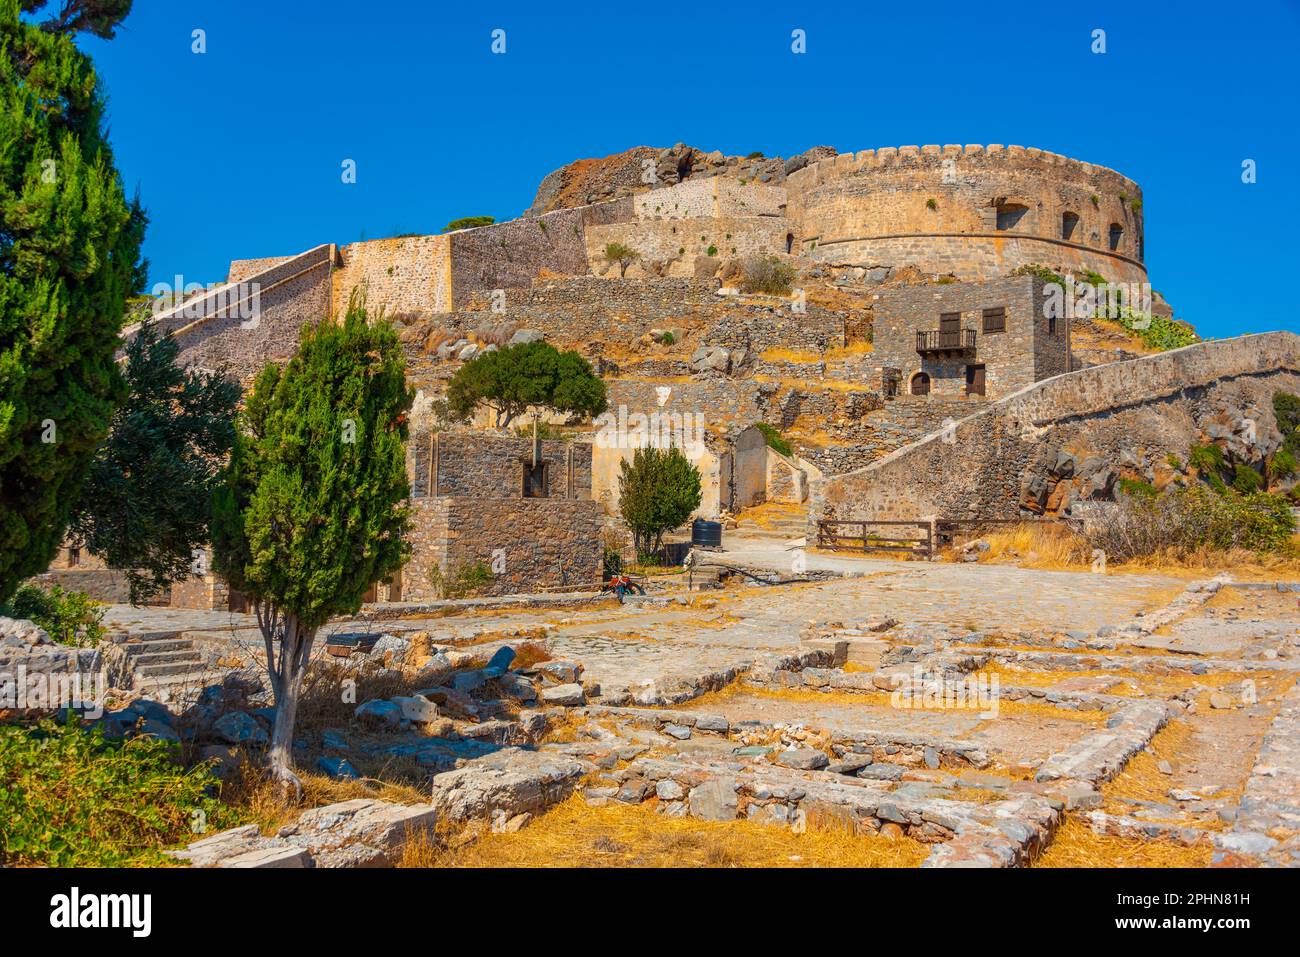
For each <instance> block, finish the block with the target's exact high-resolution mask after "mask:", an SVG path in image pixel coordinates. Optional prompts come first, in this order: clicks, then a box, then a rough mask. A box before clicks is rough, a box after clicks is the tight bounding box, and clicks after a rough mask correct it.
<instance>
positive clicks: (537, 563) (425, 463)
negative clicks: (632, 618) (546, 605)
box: [388, 433, 603, 601]
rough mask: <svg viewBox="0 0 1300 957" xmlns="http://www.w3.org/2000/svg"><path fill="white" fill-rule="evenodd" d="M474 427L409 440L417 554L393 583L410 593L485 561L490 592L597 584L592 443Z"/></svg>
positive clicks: (434, 589)
mask: <svg viewBox="0 0 1300 957" xmlns="http://www.w3.org/2000/svg"><path fill="white" fill-rule="evenodd" d="M536 452H537V454H536V458H535V459H534V454H533V453H534V449H533V443H532V442H531V441H529V440H526V439H511V438H503V437H496V436H486V435H478V434H469V433H449V434H429V433H423V434H417V435H413V436H412V437H411V441H410V443H409V444H408V446H407V469H408V474H409V475H410V478H411V505H412V511H413V514H412V526H413V527H412V531H411V533H410V536H409V540H410V542H411V547H412V555H411V560H410V561H409V562H408V563H407V564H406V566H405V567H404V568H403V569H402V572H401V575H400V579H399V580H397V581H394V582H391V583H389V596H388V597H389V598H390V600H391V599H395V598H396V597H397V595H396V594H394V589H397V590H399V591H400V596H401V598H402V599H404V600H407V601H428V600H432V599H436V598H439V597H442V595H441V594H440V593H439V591H440V589H439V585H440V583H446V582H448V581H452V580H454V579H455V577H456V576H457V575H458V574H460V573H461V572H462V570H463V569H465V568H466V567H470V566H475V565H480V564H482V565H486V566H487V567H488V568H489V569H490V570H491V571H492V580H491V584H490V585H489V586H487V587H486V588H485V589H484V591H485V592H486V593H489V594H510V593H516V592H524V591H531V590H534V589H536V588H545V587H552V586H563V585H575V584H588V585H589V584H591V583H593V582H595V581H596V580H597V579H598V578H599V577H600V572H601V560H602V555H603V553H602V550H601V543H600V528H601V524H602V515H601V509H600V505H599V504H598V503H597V502H595V501H593V500H592V497H591V492H592V455H591V446H590V445H589V444H586V443H580V442H554V441H543V442H539V443H538V448H537V450H536Z"/></svg>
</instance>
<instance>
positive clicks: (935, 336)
mask: <svg viewBox="0 0 1300 957" xmlns="http://www.w3.org/2000/svg"><path fill="white" fill-rule="evenodd" d="M916 351H917V352H919V353H921V354H922V355H925V354H927V353H934V352H971V353H973V352H974V351H975V330H974V329H951V330H949V329H930V330H928V331H926V332H918V333H917V334H916Z"/></svg>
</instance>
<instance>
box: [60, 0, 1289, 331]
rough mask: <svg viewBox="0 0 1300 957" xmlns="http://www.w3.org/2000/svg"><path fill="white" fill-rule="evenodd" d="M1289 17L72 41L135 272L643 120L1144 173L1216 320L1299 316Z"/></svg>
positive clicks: (585, 152) (349, 28) (437, 192)
mask: <svg viewBox="0 0 1300 957" xmlns="http://www.w3.org/2000/svg"><path fill="white" fill-rule="evenodd" d="M498 27H499V28H502V29H504V30H506V31H507V33H506V37H507V53H506V54H505V55H504V56H501V55H493V54H492V53H491V51H490V42H491V37H490V34H491V31H492V30H493V29H494V28H498ZM197 28H201V29H203V30H205V31H206V33H207V53H206V54H203V55H196V54H194V53H192V52H191V49H190V47H191V42H192V41H191V32H192V31H193V30H195V29H197ZM795 28H800V29H803V30H805V31H806V32H807V38H808V50H807V53H806V54H804V55H794V54H792V53H791V52H790V33H791V30H793V29H795ZM1098 28H1100V29H1104V30H1105V31H1106V39H1107V52H1106V53H1105V54H1104V55H1097V54H1094V53H1092V52H1091V51H1090V45H1091V42H1092V41H1091V33H1092V31H1093V30H1094V29H1098ZM1298 42H1300V4H1298V3H1297V2H1296V0H1290V2H1280V0H1258V2H1253V3H1250V4H1244V5H1239V4H1238V5H1234V4H1213V5H1211V4H1208V3H1178V4H1172V3H1159V4H1156V3H1150V4H1148V3H1140V2H1129V3H1111V2H1101V3H1098V2H1089V3H1087V4H1064V3H1056V2H1050V0H1048V2H1044V0H1039V2H1034V3H993V2H990V3H978V2H969V0H967V2H964V3H956V2H953V3H949V2H940V0H925V2H916V3H903V4H874V3H864V2H855V0H845V2H833V3H819V4H791V3H764V2H754V3H743V4H739V5H736V4H703V3H688V4H681V5H678V6H676V7H674V6H673V5H672V4H668V5H664V4H644V3H638V2H626V3H625V2H611V0H605V2H601V3H594V4H589V5H588V4H576V3H570V4H565V3H451V4H449V3H444V2H442V0H370V2H366V3H361V2H357V0H312V2H306V3H304V2H297V0H294V2H288V0H260V2H252V0H136V3H135V10H134V11H133V13H132V14H131V16H130V18H129V19H128V20H127V21H126V23H125V26H124V28H123V30H122V31H121V32H120V33H119V35H118V37H117V38H116V39H115V40H112V41H109V42H101V41H98V40H94V39H93V38H92V39H84V40H83V41H82V46H83V48H84V49H86V50H87V51H88V52H90V53H91V54H92V55H93V56H94V58H95V60H96V62H97V64H98V66H99V70H100V74H101V76H102V78H103V81H104V83H105V85H106V88H107V92H108V96H109V121H110V126H111V136H112V141H113V144H114V148H115V150H116V151H117V156H118V161H119V166H120V167H121V169H122V171H123V174H124V176H125V177H126V181H127V186H128V188H133V187H135V186H136V185H137V184H138V185H139V187H140V190H141V194H142V196H143V199H144V202H145V205H146V206H147V207H148V210H149V214H150V216H151V220H152V222H151V224H150V227H149V233H148V239H147V242H146V246H145V251H146V254H147V255H148V257H149V259H150V260H151V264H152V279H153V281H168V280H170V279H171V277H172V276H173V275H174V274H176V273H181V274H183V275H184V276H185V279H186V281H196V282H209V281H214V280H219V279H222V278H224V276H225V272H226V267H227V264H228V262H229V260H231V259H233V258H249V257H258V256H273V255H287V254H290V253H294V252H298V251H301V250H304V249H307V248H309V247H311V246H313V245H316V244H319V243H322V242H338V243H346V242H352V241H354V240H356V239H358V238H360V237H361V236H362V235H363V234H364V235H365V236H366V237H367V238H372V239H373V238H378V237H381V236H388V235H393V234H395V233H400V232H437V231H438V230H439V229H440V228H441V227H442V226H443V225H444V224H445V223H446V222H447V221H448V220H450V219H453V218H455V217H457V216H465V215H476V214H483V213H486V214H491V215H494V216H496V217H497V218H498V219H502V218H509V217H513V216H516V215H518V214H519V213H520V212H522V211H523V210H524V209H525V208H526V207H527V206H528V205H529V204H530V202H531V201H532V197H533V193H534V191H535V190H536V187H537V184H538V182H539V181H540V179H541V178H542V176H543V175H545V174H546V173H547V172H549V171H550V170H552V169H554V168H556V167H557V166H560V165H562V164H564V163H566V162H568V161H570V160H572V159H576V158H579V157H589V156H603V155H606V154H609V153H614V152H619V151H621V150H624V149H628V148H629V147H632V146H636V145H640V144H649V145H655V146H666V145H671V144H673V143H675V142H678V141H682V142H686V143H689V144H692V145H694V146H698V147H701V148H703V149H720V150H722V151H723V152H725V153H740V154H744V153H748V152H750V151H752V150H762V151H763V152H765V153H767V154H768V155H782V156H790V155H793V154H795V153H798V152H801V151H802V150H804V149H806V148H808V147H811V146H815V145H819V144H826V145H830V146H834V147H837V148H838V149H840V150H841V151H852V150H859V149H867V148H874V147H880V146H900V145H905V144H916V145H923V144H926V143H939V144H943V143H1017V144H1020V145H1024V146H1037V147H1041V148H1043V149H1046V150H1051V151H1053V152H1057V153H1064V154H1065V155H1067V156H1073V157H1076V158H1079V159H1084V160H1088V161H1091V162H1095V163H1100V164H1102V165H1105V166H1110V167H1113V168H1115V169H1117V170H1119V171H1120V172H1122V173H1124V174H1125V175H1127V176H1130V177H1132V178H1133V179H1135V180H1137V182H1138V183H1139V184H1141V186H1142V188H1143V190H1144V193H1145V201H1144V210H1145V213H1146V219H1147V233H1146V249H1147V266H1148V269H1149V272H1150V276H1151V280H1152V284H1153V285H1154V286H1155V288H1156V289H1158V290H1160V291H1161V292H1162V293H1164V294H1165V296H1166V297H1168V299H1169V300H1170V301H1171V302H1172V303H1173V305H1174V307H1175V309H1176V310H1177V313H1178V315H1179V316H1180V317H1182V318H1186V319H1188V320H1190V321H1192V322H1193V323H1195V324H1196V326H1197V328H1198V329H1199V330H1200V331H1201V332H1202V334H1204V335H1212V336H1225V335H1233V334H1236V333H1240V332H1247V331H1260V330H1264V329H1279V328H1289V329H1292V330H1300V319H1298V318H1297V316H1296V312H1295V311H1294V308H1293V307H1292V305H1291V296H1290V295H1288V294H1287V292H1286V290H1287V289H1288V288H1289V286H1290V285H1291V284H1292V283H1293V282H1294V281H1295V277H1296V274H1297V269H1296V246H1297V239H1296V233H1297V231H1298V227H1300V185H1298V183H1297V177H1300V170H1297V167H1296V157H1297V155H1300V149H1298V147H1300V133H1298V132H1297V122H1296V121H1297V108H1296V104H1297V92H1298V87H1300V83H1298V81H1297V76H1298V75H1300V70H1297V61H1298V60H1300V57H1297V50H1296V47H1297V43H1298ZM1247 158H1249V159H1254V160H1255V161H1256V162H1257V164H1258V182H1257V183H1255V184H1253V185H1245V184H1243V183H1242V182H1241V163H1242V160H1243V159H1247ZM344 159H354V160H356V163H357V173H358V180H357V183H356V184H355V185H344V184H343V183H342V182H341V179H340V164H341V163H342V162H343V160H344Z"/></svg>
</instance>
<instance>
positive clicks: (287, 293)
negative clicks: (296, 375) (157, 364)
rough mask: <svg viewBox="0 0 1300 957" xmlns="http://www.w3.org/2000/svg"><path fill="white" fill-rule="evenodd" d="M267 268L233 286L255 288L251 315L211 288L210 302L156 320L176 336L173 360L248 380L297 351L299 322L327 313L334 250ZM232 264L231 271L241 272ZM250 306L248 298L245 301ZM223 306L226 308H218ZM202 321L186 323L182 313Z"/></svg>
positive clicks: (314, 252)
mask: <svg viewBox="0 0 1300 957" xmlns="http://www.w3.org/2000/svg"><path fill="white" fill-rule="evenodd" d="M271 262H272V263H273V264H272V265H271V266H269V267H268V268H265V269H262V270H260V271H258V272H253V273H248V274H247V275H245V276H244V277H243V278H241V279H238V280H236V281H237V282H242V283H248V284H249V286H250V294H251V285H252V284H253V283H256V284H257V290H258V301H259V302H260V308H259V309H258V310H257V314H256V315H252V316H250V315H248V313H247V312H244V311H242V309H241V308H236V307H240V306H241V303H234V302H232V301H231V300H230V299H229V298H228V297H227V298H226V299H225V300H224V301H222V300H221V297H222V296H223V295H224V293H223V292H222V291H221V290H213V291H212V292H210V293H209V294H208V297H209V304H194V305H193V306H192V307H191V308H190V309H189V310H187V306H191V304H188V303H187V304H185V305H183V306H181V307H179V308H178V309H176V310H172V311H171V312H169V313H164V314H162V315H160V316H159V317H158V324H159V327H160V328H162V329H168V330H171V331H173V332H174V333H175V336H176V341H177V344H178V345H179V347H180V356H179V358H178V362H179V363H180V364H181V365H183V366H187V367H197V368H201V369H208V370H213V371H216V370H224V371H225V372H226V373H227V374H228V375H230V376H232V377H233V378H235V379H238V380H240V381H241V382H245V383H246V382H248V381H249V380H251V379H252V378H253V377H255V376H256V375H257V373H258V372H259V371H261V369H262V367H263V366H264V365H265V364H266V363H267V362H283V361H285V360H286V359H288V358H289V357H290V356H291V355H293V353H294V352H295V351H296V350H297V348H298V340H299V331H300V329H301V328H302V325H303V324H304V323H308V322H319V321H320V320H321V319H324V318H325V317H326V316H328V315H329V307H330V288H331V283H330V277H331V272H332V271H333V268H334V265H335V264H336V262H337V252H336V250H335V248H334V247H333V246H318V247H316V248H315V249H311V250H308V251H307V252H305V253H303V254H302V255H299V256H292V257H289V258H287V259H284V260H271ZM238 267H239V264H238V263H234V264H232V271H233V272H236V273H238V272H240V271H241V270H240V269H239V268H238ZM249 301H250V303H251V300H249ZM223 307H227V308H223ZM196 310H197V311H201V312H202V313H203V318H197V319H187V318H186V315H187V311H188V312H193V311H196Z"/></svg>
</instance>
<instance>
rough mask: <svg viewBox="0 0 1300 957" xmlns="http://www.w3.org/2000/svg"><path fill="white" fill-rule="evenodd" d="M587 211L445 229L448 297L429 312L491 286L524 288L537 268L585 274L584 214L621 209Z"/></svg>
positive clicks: (459, 304) (455, 304)
mask: <svg viewBox="0 0 1300 957" xmlns="http://www.w3.org/2000/svg"><path fill="white" fill-rule="evenodd" d="M611 205H612V204H611ZM589 209H590V207H586V208H578V209H561V210H556V211H555V212H553V213H546V214H544V215H542V216H538V217H536V218H533V219H512V220H510V221H509V222H505V223H496V224H495V225H492V226H481V227H479V228H477V229H465V230H461V231H458V232H455V233H450V234H449V235H448V236H447V237H445V238H446V239H448V240H449V241H450V243H451V267H450V275H451V278H450V285H451V295H450V298H449V299H448V302H447V305H445V306H443V307H442V308H439V309H437V310H435V311H438V312H448V311H450V310H451V309H452V308H462V307H463V306H465V305H466V304H467V303H468V302H469V301H470V300H471V299H472V298H473V297H474V296H475V295H478V294H482V293H491V291H492V290H494V289H519V288H527V287H529V286H531V285H532V284H533V279H534V278H535V277H536V276H537V274H538V273H539V272H540V271H541V270H543V269H545V270H547V271H549V272H552V273H559V274H561V275H586V274H587V272H588V269H587V253H586V246H585V245H584V242H583V232H584V227H585V223H586V217H587V216H588V215H592V216H594V217H597V218H599V217H601V216H602V213H603V214H604V215H605V216H617V215H619V214H620V211H621V208H620V207H616V208H615V209H611V210H605V211H601V212H594V213H589Z"/></svg>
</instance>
